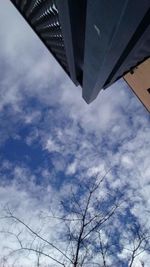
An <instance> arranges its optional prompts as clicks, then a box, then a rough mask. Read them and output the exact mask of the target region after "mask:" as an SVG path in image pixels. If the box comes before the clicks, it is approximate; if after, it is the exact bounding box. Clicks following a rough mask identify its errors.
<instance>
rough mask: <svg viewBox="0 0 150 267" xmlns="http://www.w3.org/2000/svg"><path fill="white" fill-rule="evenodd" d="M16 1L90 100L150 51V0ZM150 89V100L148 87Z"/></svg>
mask: <svg viewBox="0 0 150 267" xmlns="http://www.w3.org/2000/svg"><path fill="white" fill-rule="evenodd" d="M11 2H12V3H13V4H14V5H15V6H16V8H17V9H18V10H19V11H20V13H21V14H22V15H23V17H24V18H25V19H26V20H27V21H28V23H29V24H30V26H31V27H32V29H33V30H34V31H35V32H36V33H37V35H38V36H39V37H40V39H41V40H42V41H43V42H44V44H45V45H46V46H47V48H48V50H49V51H50V52H51V53H52V54H53V56H54V57H55V58H56V60H57V61H58V62H59V64H60V65H61V66H62V67H63V69H64V70H65V72H66V73H67V74H68V75H69V77H70V78H71V79H72V81H73V82H74V83H75V84H76V85H81V87H82V90H83V91H82V92H83V98H84V99H85V101H86V102H87V103H90V102H91V101H93V100H94V99H95V98H96V97H97V95H98V93H99V91H100V90H101V89H105V88H107V87H108V86H110V85H111V84H112V83H113V82H115V81H116V80H117V79H119V78H120V77H123V76H124V77H125V80H127V79H128V78H129V77H128V76H126V74H127V73H128V72H131V73H133V69H135V68H136V67H137V66H138V65H139V64H141V63H142V62H144V61H145V60H146V59H148V58H149V56H150V1H149V0H142V1H141V0H119V1H116V0H110V1H106V0H11ZM134 77H135V76H134ZM128 83H129V84H130V86H131V87H132V85H131V83H130V82H128ZM148 84H149V87H150V81H149V83H148ZM141 90H142V89H141ZM146 93H147V97H149V101H148V105H149V106H150V94H149V88H147V91H146ZM142 101H143V100H142ZM144 104H145V103H144ZM146 107H147V109H148V106H147V104H146ZM149 108H150V107H149Z"/></svg>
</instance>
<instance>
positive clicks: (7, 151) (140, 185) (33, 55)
mask: <svg viewBox="0 0 150 267" xmlns="http://www.w3.org/2000/svg"><path fill="white" fill-rule="evenodd" d="M0 40H1V41H0V42H1V45H0V206H1V208H3V207H4V205H5V204H6V203H11V205H12V207H15V208H16V212H17V213H18V214H19V216H21V217H24V216H26V218H27V219H29V218H30V217H31V214H32V217H33V214H34V219H33V221H34V224H35V225H38V219H36V216H37V214H38V213H39V212H40V211H41V210H42V211H47V210H48V207H49V202H53V203H54V206H55V207H57V202H58V201H59V200H60V199H61V197H63V196H66V195H68V194H69V190H70V189H69V188H70V187H69V186H70V185H71V184H74V181H75V180H78V179H79V180H81V181H82V179H86V177H93V176H94V175H96V174H97V173H100V174H104V173H105V172H106V171H107V170H108V169H109V168H112V169H111V172H110V174H109V177H108V178H107V183H105V185H104V187H103V194H104V195H105V193H106V190H108V188H109V190H112V191H114V192H117V191H118V194H121V193H120V192H123V194H124V195H126V198H127V199H128V200H129V201H128V205H127V204H126V205H127V206H126V209H128V212H127V213H125V215H126V216H123V214H122V215H121V216H123V217H121V218H123V219H120V222H119V221H118V220H116V222H115V223H116V225H117V224H118V225H119V227H120V229H121V227H124V226H125V221H126V220H127V217H128V218H129V217H130V218H132V220H133V222H134V220H135V218H136V220H138V221H140V223H141V225H144V226H146V227H147V228H149V227H150V219H149V211H150V198H149V194H150V138H149V137H150V135H149V132H150V117H149V114H148V112H147V111H146V110H145V108H144V107H143V106H142V104H141V103H140V102H139V100H138V99H137V98H136V97H135V96H134V95H133V93H132V92H131V90H130V89H129V88H128V86H127V85H126V83H125V82H124V81H123V80H119V81H118V82H116V83H115V84H113V85H112V86H111V87H110V88H108V89H107V90H106V91H102V92H101V93H100V94H99V96H98V98H97V99H96V100H95V101H94V102H93V103H92V104H90V105H87V104H86V103H85V102H84V100H83V99H82V92H81V88H79V87H75V86H74V85H73V83H72V82H71V81H70V79H69V78H68V77H67V76H66V74H65V73H64V72H63V70H62V69H61V67H60V66H59V65H58V64H57V63H56V61H55V60H54V59H53V57H52V56H51V55H50V54H49V52H48V51H47V50H46V48H45V47H44V45H43V44H42V43H41V41H40V40H39V39H38V37H37V36H36V35H35V34H34V33H33V31H32V30H31V29H30V27H29V26H28V25H27V24H26V22H25V21H24V20H23V18H22V17H21V16H20V15H19V13H18V12H17V11H16V10H15V8H14V7H13V6H12V4H11V3H10V2H9V1H8V0H5V1H4V0H2V1H1V9H0ZM54 196H55V197H54ZM131 203H132V204H131ZM129 213H130V216H129ZM125 233H126V232H125ZM7 242H9V241H8V240H7ZM1 246H2V247H3V248H4V246H5V242H3V241H1ZM1 251H2V252H1V255H0V256H3V255H4V253H5V252H6V251H5V249H1ZM118 253H120V254H119V257H120V259H122V258H124V257H126V252H125V251H122V252H118ZM140 257H142V260H144V261H145V266H149V263H150V257H149V255H148V254H147V253H143V254H142V256H140ZM140 259H141V258H140ZM140 259H139V261H140ZM110 260H111V259H110ZM139 261H138V260H137V262H136V263H135V266H139V265H138V264H139ZM22 264H24V266H26V265H25V264H26V261H25V262H24V263H23V262H22ZM120 264H121V263H120ZM122 266H124V265H122Z"/></svg>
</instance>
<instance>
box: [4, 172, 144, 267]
mask: <svg viewBox="0 0 150 267" xmlns="http://www.w3.org/2000/svg"><path fill="white" fill-rule="evenodd" d="M106 175H107V173H106V174H105V175H104V176H103V177H99V176H98V175H97V176H96V177H93V179H91V178H90V179H87V180H85V181H81V182H80V183H79V182H78V185H77V186H76V191H74V187H72V188H71V189H70V195H69V197H68V196H67V197H65V196H64V197H63V199H62V201H61V203H60V207H59V214H57V213H56V212H55V211H53V212H51V214H50V215H47V216H46V219H48V220H49V221H52V220H54V221H55V222H56V221H58V222H59V225H60V226H61V229H62V231H60V232H59V234H57V239H56V241H54V240H49V238H47V236H46V237H45V236H44V234H43V233H42V231H41V229H40V230H37V229H34V228H33V227H31V226H30V224H29V223H28V222H25V220H23V219H21V218H20V217H18V216H17V215H16V214H15V212H13V211H12V209H10V208H9V207H7V209H5V216H4V219H5V220H6V219H7V220H9V221H11V222H12V223H13V224H14V226H15V227H14V231H8V230H7V231H6V232H7V234H8V235H11V236H13V237H14V238H15V240H16V244H17V248H16V249H14V248H13V249H12V250H11V251H10V252H9V257H10V256H12V255H14V254H15V253H21V255H22V253H26V256H29V255H30V254H31V253H32V254H35V255H37V264H36V265H37V267H40V259H41V258H47V259H49V260H50V263H51V265H50V266H51V267H52V266H53V267H54V266H64V267H68V266H69V267H70V266H72V267H84V266H86V267H88V266H90V267H92V266H93V267H94V266H97V267H109V266H110V265H109V261H108V259H109V257H110V255H111V256H112V258H113V256H114V255H113V254H114V253H115V249H114V248H117V246H118V244H115V243H114V244H113V238H112V235H111V234H110V235H108V232H109V231H107V229H110V228H111V227H112V224H113V219H114V216H117V211H119V210H120V208H121V204H122V202H123V201H124V200H123V199H122V198H121V197H119V198H118V195H117V196H116V195H115V194H113V193H112V192H110V191H109V190H107V192H105V194H104V196H103V183H104V182H105V178H106ZM62 226H63V227H62ZM58 230H59V226H58V225H57V228H56V232H57V231H58ZM134 231H135V230H134ZM2 232H3V234H4V230H2ZM135 232H136V234H135V235H134V236H133V237H134V238H133V243H134V247H133V249H132V250H130V252H131V253H130V258H129V259H128V262H127V264H128V267H132V266H133V262H134V260H135V258H136V257H137V256H138V255H140V254H141V253H142V252H143V251H145V250H146V249H148V246H149V243H148V240H149V236H148V235H145V231H143V232H141V230H140V228H138V229H136V231H135ZM26 233H27V234H26ZM104 234H106V238H102V235H104ZM27 235H28V239H26V238H25V236H27ZM104 239H105V240H104ZM106 239H108V240H106ZM118 242H119V241H118ZM141 264H142V263H141ZM143 264H144V263H143ZM142 266H144V265H142Z"/></svg>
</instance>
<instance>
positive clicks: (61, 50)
mask: <svg viewBox="0 0 150 267" xmlns="http://www.w3.org/2000/svg"><path fill="white" fill-rule="evenodd" d="M11 1H12V2H13V3H14V4H15V5H16V7H17V8H18V9H19V11H20V12H21V13H22V14H23V16H24V17H25V18H26V20H27V21H28V22H29V24H30V25H31V26H32V28H33V29H34V30H35V32H36V33H37V34H38V36H39V37H40V38H41V39H42V41H43V42H44V44H45V45H46V46H47V48H48V49H49V51H50V52H52V54H53V55H54V57H55V58H56V59H57V60H58V61H59V63H60V64H61V65H62V67H63V68H64V70H65V71H67V73H69V66H68V63H67V62H68V60H67V57H66V51H65V45H64V40H63V35H62V30H61V25H60V21H59V14H58V9H57V6H56V3H55V0H11Z"/></svg>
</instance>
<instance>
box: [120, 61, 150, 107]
mask: <svg viewBox="0 0 150 267" xmlns="http://www.w3.org/2000/svg"><path fill="white" fill-rule="evenodd" d="M124 79H125V81H126V82H127V83H128V85H129V86H130V87H131V88H132V90H133V92H134V93H135V94H136V95H137V97H138V98H139V99H140V100H141V102H142V103H143V104H144V106H145V107H146V108H147V110H148V111H149V112H150V58H148V59H147V60H145V61H144V62H143V63H141V64H140V65H138V66H137V67H136V68H135V69H133V71H130V72H128V73H127V74H126V75H125V76H124Z"/></svg>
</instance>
